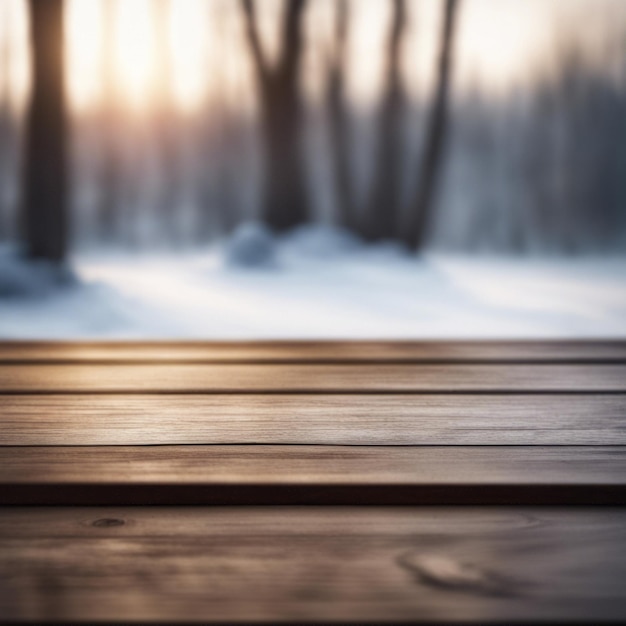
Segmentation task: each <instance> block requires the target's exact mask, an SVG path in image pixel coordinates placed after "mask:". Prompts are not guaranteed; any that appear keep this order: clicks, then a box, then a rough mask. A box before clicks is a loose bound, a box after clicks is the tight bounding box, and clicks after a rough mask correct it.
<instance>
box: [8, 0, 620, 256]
mask: <svg viewBox="0 0 626 626" xmlns="http://www.w3.org/2000/svg"><path fill="white" fill-rule="evenodd" d="M250 220H258V221H262V222H263V223H265V224H266V225H267V226H269V227H270V228H271V229H273V230H274V231H276V232H284V231H286V230H288V229H291V228H294V227H297V226H300V225H303V224H306V223H311V222H324V223H330V224H334V225H337V226H340V227H342V228H345V229H347V230H349V231H351V232H353V233H354V234H355V235H357V236H359V237H361V238H363V239H365V240H367V241H381V240H394V241H397V242H400V243H402V244H404V245H406V246H408V247H409V248H410V249H413V250H422V249H424V248H436V249H447V250H458V251H482V250H489V251H501V252H512V253H522V252H539V253H577V252H586V253H587V252H588V253H597V252H601V253H610V252H618V251H624V250H626V3H624V2H623V1H622V0H28V1H27V0H0V240H2V241H22V242H24V243H25V245H26V248H27V251H28V252H29V253H30V254H31V255H32V256H39V257H46V258H51V259H62V258H63V257H64V256H65V254H66V253H67V250H68V247H70V248H71V249H80V248H86V247H93V246H117V247H130V248H157V247H167V248H185V247H190V246H197V245H204V244H206V243H207V242H209V241H212V240H213V239H215V238H217V237H220V236H223V235H226V234H228V233H230V232H231V231H233V230H234V229H235V228H236V227H237V226H238V225H239V224H241V223H243V222H246V221H250Z"/></svg>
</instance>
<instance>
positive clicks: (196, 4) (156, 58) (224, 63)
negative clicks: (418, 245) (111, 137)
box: [0, 0, 626, 113]
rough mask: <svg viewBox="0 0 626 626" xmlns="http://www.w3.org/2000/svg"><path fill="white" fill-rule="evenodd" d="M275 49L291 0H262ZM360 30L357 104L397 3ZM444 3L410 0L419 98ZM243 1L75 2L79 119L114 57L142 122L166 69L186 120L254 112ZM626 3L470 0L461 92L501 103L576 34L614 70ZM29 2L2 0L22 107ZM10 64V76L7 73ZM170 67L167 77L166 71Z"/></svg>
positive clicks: (318, 69)
mask: <svg viewBox="0 0 626 626" xmlns="http://www.w3.org/2000/svg"><path fill="white" fill-rule="evenodd" d="M257 2H259V7H260V11H259V17H260V22H261V32H262V37H263V42H264V45H265V48H266V50H267V52H268V55H269V56H270V58H271V57H272V55H275V54H276V51H277V38H276V28H277V25H278V23H279V15H280V11H281V8H282V6H283V0H257ZM351 2H352V8H353V13H352V15H353V18H354V19H353V22H352V25H351V31H350V42H349V54H350V67H351V72H350V76H349V90H350V93H351V95H352V97H353V98H354V101H355V102H357V103H362V104H368V103H372V102H374V101H375V100H376V96H377V94H378V92H379V89H380V84H381V81H382V72H383V61H384V59H383V55H382V54H381V51H382V49H383V48H382V46H383V45H384V41H385V37H386V33H387V26H388V21H389V18H390V10H389V9H390V6H391V3H390V2H389V0H351ZM159 3H160V5H161V6H164V7H165V10H166V11H169V18H168V20H167V25H166V27H165V31H166V35H165V39H166V42H165V45H164V46H161V47H160V46H159V43H158V42H159V41H161V42H162V40H163V39H164V38H163V37H161V38H159V36H158V35H157V32H158V23H157V22H156V19H155V16H157V15H158V6H159ZM442 5H443V2H442V0H408V6H409V12H408V14H409V18H408V19H409V23H410V24H409V28H410V36H409V37H408V39H407V44H406V46H405V49H404V51H403V64H404V68H403V69H404V74H405V78H406V84H407V85H408V88H409V90H410V92H411V93H413V94H414V95H415V96H419V94H420V93H424V92H427V91H428V89H429V85H430V84H431V80H432V74H433V69H434V66H435V64H434V57H435V51H436V46H437V36H438V32H439V31H438V23H439V20H440V14H441V8H442ZM107 6H108V7H109V10H110V11H111V14H112V15H113V18H112V21H113V42H114V43H113V46H112V50H111V51H110V52H108V53H105V45H104V40H105V33H104V26H103V25H104V23H105V19H104V16H105V12H106V7H107ZM333 9H334V0H312V1H311V3H310V6H309V9H308V11H309V14H308V19H307V30H306V33H307V35H306V36H307V39H308V42H309V44H310V45H308V46H307V50H308V53H307V56H306V58H305V72H303V76H304V87H305V89H306V90H307V93H308V94H309V96H310V97H311V98H315V97H318V96H319V95H320V94H321V92H322V88H323V82H324V73H323V69H324V61H325V59H327V55H328V49H329V45H330V39H331V33H332V20H333ZM241 25H242V24H241V16H240V15H239V12H238V3H236V2H234V1H232V0H212V1H210V2H207V0H175V1H172V0H123V1H120V0H67V12H66V33H67V41H66V59H67V64H68V72H67V81H68V90H69V93H70V100H71V103H72V105H73V107H74V108H75V110H77V111H88V110H93V109H94V107H97V105H98V104H99V103H100V102H101V101H102V95H103V89H104V85H103V81H102V78H101V77H102V68H103V65H104V62H105V57H106V54H109V55H110V58H109V60H110V61H111V63H112V66H113V67H114V72H113V73H114V90H115V92H116V97H117V98H119V100H120V102H121V103H122V104H123V106H125V107H127V108H128V109H129V110H130V111H135V112H139V113H141V112H142V111H144V110H145V109H146V108H149V107H150V106H153V103H154V102H155V93H156V91H155V90H156V89H157V88H158V78H159V76H162V75H163V65H167V67H168V69H169V70H170V72H171V76H172V83H171V86H170V94H171V97H172V100H173V103H174V106H176V107H178V108H179V109H180V110H181V111H194V110H197V109H199V108H200V107H201V106H202V104H203V103H204V102H205V100H206V99H207V98H209V99H212V98H214V99H219V98H223V97H226V96H227V95H228V94H230V97H231V99H232V100H233V101H234V102H236V103H237V106H241V107H246V106H253V104H252V103H251V99H252V98H251V91H252V90H251V84H252V83H251V80H252V79H251V68H250V65H249V58H248V54H247V50H246V49H245V46H244V44H243V35H242V28H241ZM625 25H626V2H623V0H463V2H462V4H461V10H460V15H459V30H458V39H457V50H456V52H457V54H456V59H457V63H456V72H455V85H456V88H457V89H460V90H469V89H477V88H478V89H481V90H483V91H485V92H487V93H488V94H491V95H492V96H494V97H497V96H499V95H503V94H504V95H506V94H507V93H509V92H511V90H512V89H514V88H515V87H518V86H520V85H521V86H523V85H524V84H525V83H526V82H527V81H532V80H533V79H534V78H535V77H536V76H537V75H538V74H539V73H542V72H550V69H551V68H550V66H551V63H552V60H553V58H554V56H555V50H556V49H557V48H558V46H559V45H560V42H561V40H562V39H564V35H567V34H568V33H569V34H571V33H573V37H574V38H575V39H576V42H577V44H578V45H580V46H581V47H582V49H584V50H585V52H586V55H587V58H589V59H591V60H592V62H593V60H594V59H595V60H596V62H598V63H599V64H601V65H602V66H603V67H606V52H607V49H608V47H609V46H610V45H612V43H613V42H614V41H615V38H614V37H613V35H614V34H616V33H618V32H623V31H625V30H626V29H625V28H624V26H625ZM27 29H28V26H27V19H26V11H25V0H0V64H1V66H0V72H1V74H0V78H1V80H0V89H1V90H2V92H4V93H3V95H2V96H0V97H3V98H5V99H6V97H7V93H9V94H10V98H11V99H12V100H14V101H15V102H16V103H17V104H18V105H19V103H22V102H23V101H24V99H25V97H26V93H27V90H28V83H29V78H28V76H29V70H28V46H27ZM7 65H8V68H7ZM159 68H161V71H158V70H159Z"/></svg>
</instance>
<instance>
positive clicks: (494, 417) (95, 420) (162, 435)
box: [0, 394, 626, 446]
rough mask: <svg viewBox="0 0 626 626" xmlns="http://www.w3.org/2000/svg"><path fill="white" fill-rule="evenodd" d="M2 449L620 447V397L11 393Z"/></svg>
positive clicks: (624, 406)
mask: <svg viewBox="0 0 626 626" xmlns="http://www.w3.org/2000/svg"><path fill="white" fill-rule="evenodd" d="M0 406H1V407H2V410H1V411H0V445H14V446H15V445H17V446H19V445H36V446H38V445H142V444H170V445H175V444H257V443H261V444H326V445H363V444H367V445H626V430H625V429H624V419H625V416H626V396H624V395H621V394H618V395H581V396H575V395H523V396H497V395H488V396H482V395H462V394H459V395H451V396H446V395H428V394H426V395H416V396H413V395H382V396H377V395H363V396H359V395H348V396H345V395H330V396H325V395H277V396H271V395H241V396H238V395H206V396H202V395H190V396H187V395H173V396H168V395H159V396H156V395H155V396H141V395H128V396H123V395H121V396H119V395H95V396H89V395H78V396H74V395H11V396H4V397H2V398H0Z"/></svg>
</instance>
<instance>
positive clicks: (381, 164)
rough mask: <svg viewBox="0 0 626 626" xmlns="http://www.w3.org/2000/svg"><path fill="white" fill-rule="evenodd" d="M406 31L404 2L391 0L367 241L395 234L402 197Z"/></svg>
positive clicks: (366, 232) (402, 0) (391, 236)
mask: <svg viewBox="0 0 626 626" xmlns="http://www.w3.org/2000/svg"><path fill="white" fill-rule="evenodd" d="M405 30H406V6H405V0H393V16H392V24H391V33H390V36H389V44H388V50H387V69H386V83H387V84H386V88H385V94H384V96H383V103H382V107H381V111H380V118H379V126H378V145H377V147H376V153H375V155H376V156H375V159H374V171H373V174H372V177H373V186H372V190H371V195H370V201H369V206H368V212H367V223H366V230H365V233H364V234H365V236H366V238H367V239H370V240H378V239H392V238H394V237H396V236H397V235H398V220H399V214H400V202H401V196H402V193H401V191H402V164H403V161H404V158H403V156H404V155H403V146H404V144H403V137H404V132H403V124H402V121H403V113H404V110H405V94H404V90H403V87H402V79H401V75H400V59H401V50H402V40H403V36H404V32H405Z"/></svg>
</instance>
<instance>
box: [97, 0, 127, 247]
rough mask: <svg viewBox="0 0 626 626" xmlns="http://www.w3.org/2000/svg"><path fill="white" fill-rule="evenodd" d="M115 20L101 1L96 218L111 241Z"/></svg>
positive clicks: (116, 204)
mask: <svg viewBox="0 0 626 626" xmlns="http://www.w3.org/2000/svg"><path fill="white" fill-rule="evenodd" d="M118 1H119V0H118ZM115 20H116V4H115V2H114V0H107V1H106V2H104V3H103V19H102V48H103V55H102V86H103V89H102V123H101V128H102V135H101V147H102V161H101V165H100V167H101V171H100V203H99V207H98V217H97V220H98V230H99V231H100V232H99V234H100V236H101V237H103V238H104V240H105V241H107V242H111V241H112V240H113V239H114V238H115V235H116V234H117V232H116V231H117V225H118V223H119V215H118V214H119V210H120V206H121V195H122V171H121V167H122V163H121V161H122V154H121V152H122V151H121V146H120V137H119V122H120V111H119V101H118V98H119V90H118V83H117V76H116V69H115Z"/></svg>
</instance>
